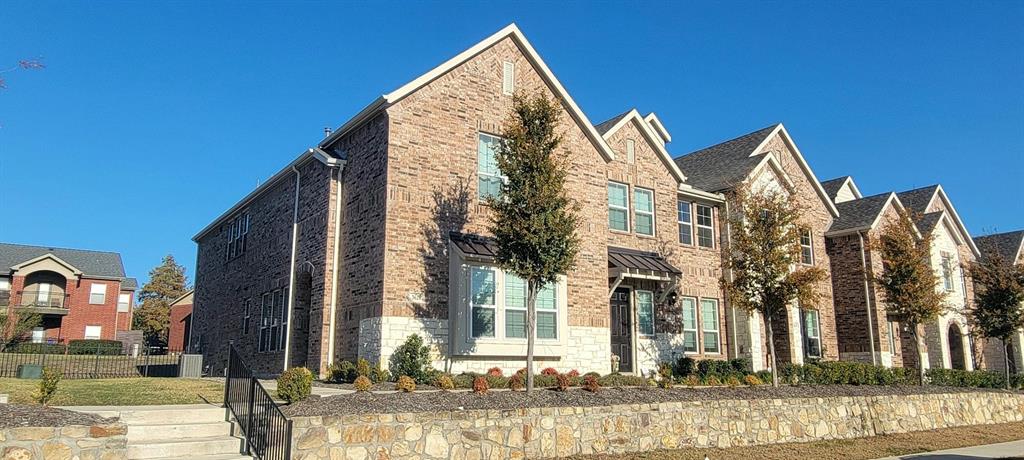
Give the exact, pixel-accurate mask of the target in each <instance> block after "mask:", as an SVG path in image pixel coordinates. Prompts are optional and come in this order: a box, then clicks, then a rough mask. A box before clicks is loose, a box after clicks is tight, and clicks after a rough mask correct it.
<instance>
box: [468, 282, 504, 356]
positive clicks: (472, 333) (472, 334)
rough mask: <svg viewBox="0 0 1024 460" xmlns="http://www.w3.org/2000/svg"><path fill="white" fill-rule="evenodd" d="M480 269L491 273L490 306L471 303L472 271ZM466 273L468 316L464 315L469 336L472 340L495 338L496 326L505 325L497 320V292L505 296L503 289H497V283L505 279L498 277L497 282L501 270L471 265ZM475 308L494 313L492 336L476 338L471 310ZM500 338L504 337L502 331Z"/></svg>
mask: <svg viewBox="0 0 1024 460" xmlns="http://www.w3.org/2000/svg"><path fill="white" fill-rule="evenodd" d="M481 269H482V270H485V271H489V272H491V276H492V277H493V280H494V292H492V293H491V296H492V297H493V302H494V303H493V304H490V305H486V304H481V305H476V304H474V303H473V271H474V270H481ZM467 272H468V273H469V280H468V281H467V286H468V287H469V296H468V297H467V302H466V306H467V311H468V313H469V314H468V315H466V319H467V320H468V321H469V324H467V326H466V327H467V328H469V336H470V337H471V338H472V339H474V340H483V339H491V338H497V337H498V324H499V323H500V324H501V326H504V325H505V321H504V320H503V319H502V320H501V321H499V320H498V310H499V308H498V302H499V300H498V294H499V292H500V293H501V294H502V295H504V294H505V292H504V289H501V288H499V286H498V283H499V282H504V279H505V277H504V276H500V278H501V281H499V280H498V278H499V275H501V274H502V272H501V270H499V269H497V268H496V267H490V266H485V265H473V266H470V267H469V270H467ZM501 301H502V303H504V299H502V300H501ZM477 308H480V309H486V310H491V311H493V312H494V325H493V330H492V335H481V336H477V335H476V331H474V330H473V310H475V309H477ZM502 312H504V311H503V310H502ZM502 336H504V330H502Z"/></svg>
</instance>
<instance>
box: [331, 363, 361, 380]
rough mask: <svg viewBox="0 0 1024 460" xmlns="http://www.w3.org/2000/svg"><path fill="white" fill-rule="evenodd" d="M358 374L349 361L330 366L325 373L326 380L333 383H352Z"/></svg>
mask: <svg viewBox="0 0 1024 460" xmlns="http://www.w3.org/2000/svg"><path fill="white" fill-rule="evenodd" d="M358 376H359V374H357V373H356V366H355V364H352V362H351V361H341V362H338V363H335V364H332V365H331V368H330V369H328V372H327V380H329V381H331V382H334V383H352V382H354V381H355V379H356V377H358Z"/></svg>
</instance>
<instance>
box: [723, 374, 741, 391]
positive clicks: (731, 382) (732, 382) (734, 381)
mask: <svg viewBox="0 0 1024 460" xmlns="http://www.w3.org/2000/svg"><path fill="white" fill-rule="evenodd" d="M725 384H726V385H728V386H729V388H736V387H738V386H740V379H738V378H737V377H736V376H735V375H730V376H729V378H727V379H725Z"/></svg>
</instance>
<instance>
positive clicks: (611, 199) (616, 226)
mask: <svg viewBox="0 0 1024 460" xmlns="http://www.w3.org/2000/svg"><path fill="white" fill-rule="evenodd" d="M608 228H610V229H612V230H619V231H623V232H628V231H629V186H628V185H626V184H620V183H618V182H609V183H608Z"/></svg>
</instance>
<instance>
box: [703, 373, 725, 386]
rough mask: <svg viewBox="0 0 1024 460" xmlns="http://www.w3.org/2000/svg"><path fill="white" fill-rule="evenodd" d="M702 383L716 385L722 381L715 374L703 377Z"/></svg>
mask: <svg viewBox="0 0 1024 460" xmlns="http://www.w3.org/2000/svg"><path fill="white" fill-rule="evenodd" d="M704 384H705V385H707V386H709V387H716V386H719V385H721V384H722V381H721V380H719V379H718V376H716V375H709V376H707V377H705V378H704Z"/></svg>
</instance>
